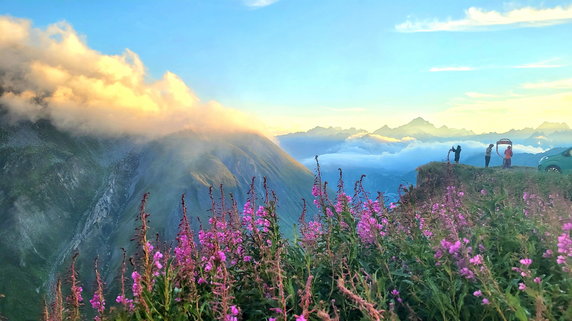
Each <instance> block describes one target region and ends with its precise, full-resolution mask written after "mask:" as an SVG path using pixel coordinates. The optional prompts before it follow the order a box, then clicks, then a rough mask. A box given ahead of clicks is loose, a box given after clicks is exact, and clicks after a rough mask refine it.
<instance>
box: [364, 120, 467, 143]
mask: <svg viewBox="0 0 572 321" xmlns="http://www.w3.org/2000/svg"><path fill="white" fill-rule="evenodd" d="M373 133H374V134H377V135H381V136H385V137H392V138H398V139H399V138H403V137H414V138H416V139H419V140H427V139H431V138H447V137H463V136H470V135H474V134H475V133H473V132H472V131H470V130H466V129H454V128H449V127H447V126H441V127H439V128H437V127H435V125H433V124H432V123H430V122H428V121H426V120H425V119H423V118H421V117H417V118H415V119H413V120H412V121H410V122H409V123H407V124H405V125H401V126H399V127H396V128H390V127H388V126H387V125H385V126H383V127H381V128H379V129H378V130H376V131H374V132H373Z"/></svg>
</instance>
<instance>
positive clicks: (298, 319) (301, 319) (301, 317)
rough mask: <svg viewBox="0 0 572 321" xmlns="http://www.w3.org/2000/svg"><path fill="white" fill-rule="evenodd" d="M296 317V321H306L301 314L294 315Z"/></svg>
mask: <svg viewBox="0 0 572 321" xmlns="http://www.w3.org/2000/svg"><path fill="white" fill-rule="evenodd" d="M294 316H295V317H296V321H306V318H305V317H304V315H303V314H301V315H300V316H297V315H295V314H294Z"/></svg>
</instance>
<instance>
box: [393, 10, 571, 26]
mask: <svg viewBox="0 0 572 321" xmlns="http://www.w3.org/2000/svg"><path fill="white" fill-rule="evenodd" d="M570 22H572V5H568V6H557V7H554V8H533V7H524V8H520V9H514V10H511V11H506V12H499V11H494V10H485V9H481V8H476V7H471V8H469V9H467V10H465V17H464V18H462V19H458V20H454V19H448V20H439V19H433V20H425V21H413V20H407V21H405V22H403V23H401V24H398V25H396V26H395V30H397V31H399V32H435V31H474V30H482V31H486V30H494V29H498V28H499V27H509V26H510V27H545V26H551V25H557V24H564V23H570Z"/></svg>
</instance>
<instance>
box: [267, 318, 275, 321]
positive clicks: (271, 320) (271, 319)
mask: <svg viewBox="0 0 572 321" xmlns="http://www.w3.org/2000/svg"><path fill="white" fill-rule="evenodd" d="M268 321H276V318H268Z"/></svg>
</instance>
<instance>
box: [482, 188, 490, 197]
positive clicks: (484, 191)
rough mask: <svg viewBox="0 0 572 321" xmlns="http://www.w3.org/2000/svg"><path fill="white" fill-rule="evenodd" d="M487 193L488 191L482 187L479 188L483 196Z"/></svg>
mask: <svg viewBox="0 0 572 321" xmlns="http://www.w3.org/2000/svg"><path fill="white" fill-rule="evenodd" d="M488 193H489V192H487V190H486V189H482V190H481V195H483V196H484V195H487V194H488Z"/></svg>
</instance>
